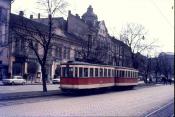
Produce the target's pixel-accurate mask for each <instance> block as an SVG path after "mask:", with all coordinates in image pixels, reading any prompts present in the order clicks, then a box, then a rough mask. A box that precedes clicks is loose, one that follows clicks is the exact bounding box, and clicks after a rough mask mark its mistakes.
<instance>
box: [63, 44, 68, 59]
mask: <svg viewBox="0 0 175 117" xmlns="http://www.w3.org/2000/svg"><path fill="white" fill-rule="evenodd" d="M66 50H67V48H66V47H64V51H63V58H64V59H67V57H66V54H67V53H66Z"/></svg>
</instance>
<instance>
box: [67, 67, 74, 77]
mask: <svg viewBox="0 0 175 117" xmlns="http://www.w3.org/2000/svg"><path fill="white" fill-rule="evenodd" d="M68 77H71V78H73V67H69V73H68Z"/></svg>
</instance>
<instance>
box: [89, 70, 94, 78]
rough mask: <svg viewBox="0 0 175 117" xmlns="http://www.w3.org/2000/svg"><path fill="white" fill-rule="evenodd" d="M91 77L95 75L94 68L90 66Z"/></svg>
mask: <svg viewBox="0 0 175 117" xmlns="http://www.w3.org/2000/svg"><path fill="white" fill-rule="evenodd" d="M90 77H94V70H93V68H90Z"/></svg>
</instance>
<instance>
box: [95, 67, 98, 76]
mask: <svg viewBox="0 0 175 117" xmlns="http://www.w3.org/2000/svg"><path fill="white" fill-rule="evenodd" d="M95 77H98V68H95Z"/></svg>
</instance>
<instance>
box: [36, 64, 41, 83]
mask: <svg viewBox="0 0 175 117" xmlns="http://www.w3.org/2000/svg"><path fill="white" fill-rule="evenodd" d="M37 68H38V70H37V73H40V76H39V77H40V78H39V79H38V78H37V80H38V82H42V72H41V65H40V64H39V63H37ZM37 75H38V74H37ZM36 77H38V76H36Z"/></svg>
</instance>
